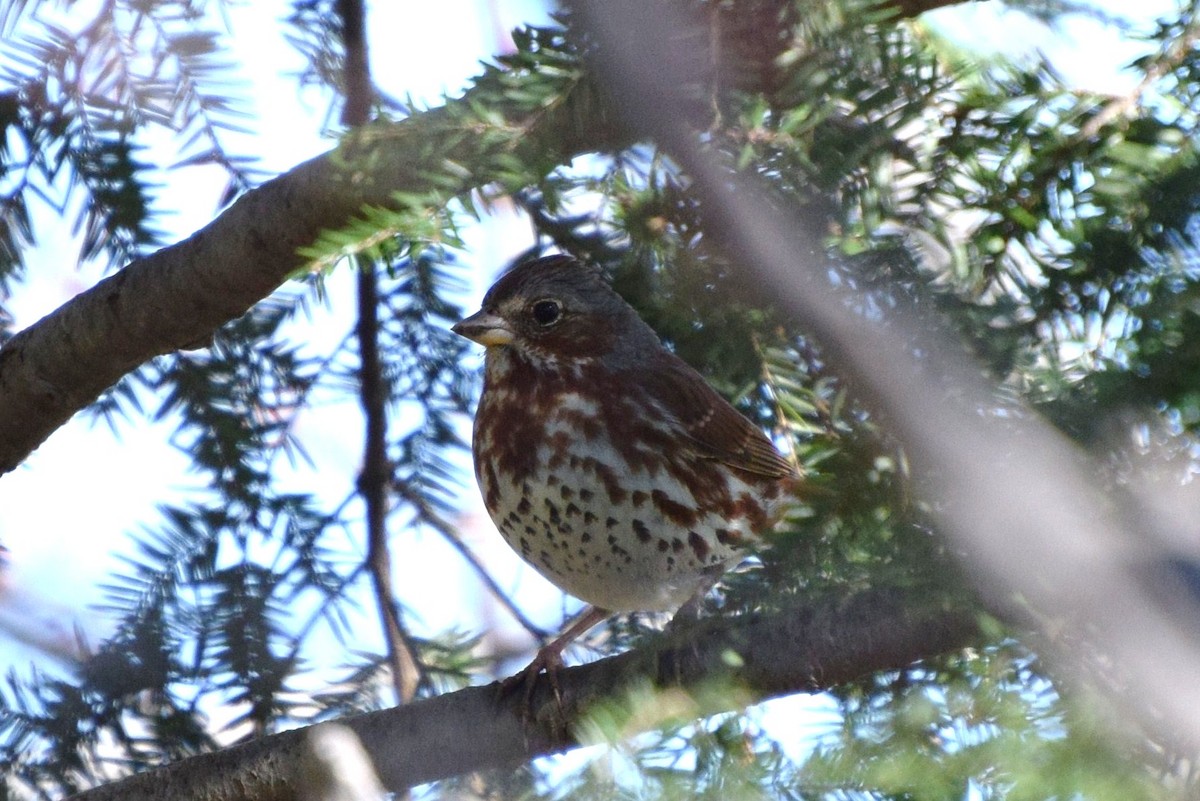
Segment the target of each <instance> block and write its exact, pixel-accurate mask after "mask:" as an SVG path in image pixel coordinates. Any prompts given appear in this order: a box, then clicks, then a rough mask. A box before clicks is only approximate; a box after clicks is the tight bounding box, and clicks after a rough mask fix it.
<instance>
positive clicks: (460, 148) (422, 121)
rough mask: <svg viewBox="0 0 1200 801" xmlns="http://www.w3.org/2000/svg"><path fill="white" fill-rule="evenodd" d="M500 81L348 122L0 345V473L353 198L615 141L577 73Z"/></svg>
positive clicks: (225, 315)
mask: <svg viewBox="0 0 1200 801" xmlns="http://www.w3.org/2000/svg"><path fill="white" fill-rule="evenodd" d="M512 80H514V78H513V74H512V73H511V72H505V71H503V70H500V69H498V68H494V69H492V70H490V71H489V72H488V73H486V74H485V75H484V76H483V77H481V78H480V79H479V81H477V82H476V85H475V86H474V87H473V89H472V90H471V91H469V92H468V93H467V94H466V95H465V96H464V97H463V98H462V99H461V100H458V101H452V102H450V103H448V104H447V105H446V106H443V107H441V108H438V109H434V110H431V111H429V112H426V113H423V114H418V115H415V116H413V117H411V118H409V119H407V120H405V121H403V122H400V123H395V124H392V123H379V124H375V125H372V126H369V127H367V128H364V129H362V130H359V131H356V132H355V133H353V134H351V135H349V136H347V137H346V139H345V141H344V142H343V144H342V145H341V146H340V147H338V148H337V149H335V150H334V151H332V152H331V153H328V154H326V155H323V156H319V157H317V158H315V159H312V160H310V161H308V162H305V163H304V164H301V165H299V166H297V167H296V168H294V169H292V170H290V171H289V172H287V173H285V174H283V175H281V176H279V177H277V178H275V179H273V180H271V181H268V182H267V183H265V184H263V185H262V186H261V187H259V188H258V189H255V190H253V191H251V192H248V193H246V194H245V195H243V196H242V197H241V198H240V199H239V200H238V201H237V202H236V203H235V204H234V205H233V206H232V207H230V208H229V209H228V210H227V211H226V212H224V213H223V214H221V215H220V216H219V217H218V218H217V219H216V220H214V221H213V222H212V223H210V224H209V225H207V226H205V227H204V228H203V229H201V230H200V231H197V232H196V233H195V234H193V235H192V236H191V237H189V238H188V239H186V240H184V241H183V242H180V243H178V244H176V245H173V246H171V247H167V248H164V249H162V250H160V251H158V252H157V253H155V254H153V255H151V256H148V257H146V258H145V259H141V260H138V261H135V262H133V263H131V264H129V265H128V266H127V267H126V268H124V269H123V270H121V271H120V272H119V273H116V274H115V275H113V276H111V277H109V278H107V279H105V280H104V281H102V282H100V283H99V284H97V285H96V286H95V287H93V288H92V289H90V290H88V291H87V292H84V293H82V294H80V295H79V296H77V297H76V298H74V299H72V300H71V301H69V302H68V303H66V304H64V305H63V306H62V307H60V308H59V309H57V310H56V311H54V312H52V313H51V314H50V315H48V316H47V317H45V318H43V319H42V320H40V321H39V322H37V323H35V324H34V325H32V326H30V327H29V328H28V329H26V330H24V331H22V332H20V333H18V334H16V335H15V336H13V337H12V338H11V339H10V340H8V341H7V342H5V344H4V346H3V347H2V348H0V474H3V473H7V472H8V471H10V470H12V469H13V468H15V467H16V466H17V465H18V464H20V462H21V461H22V460H23V459H24V458H25V457H26V456H28V454H29V453H30V452H31V451H32V450H33V449H35V448H36V447H37V446H38V445H39V444H41V442H43V441H44V440H45V439H46V437H48V436H49V435H50V434H51V433H52V432H53V431H54V430H55V429H56V428H58V427H59V426H60V425H62V424H63V423H65V422H66V421H67V420H68V419H69V418H70V417H71V415H73V414H74V413H75V412H77V411H79V410H80V409H82V408H84V407H85V406H87V405H88V404H89V403H91V402H92V401H93V400H95V399H96V397H97V396H98V395H99V394H100V393H101V392H103V391H104V390H105V389H106V388H108V387H109V386H111V385H112V384H113V383H114V382H115V381H116V380H117V379H119V378H120V377H121V376H122V375H124V374H125V373H127V372H129V371H130V370H132V369H134V368H135V367H137V366H138V365H140V364H142V363H144V362H145V361H147V360H148V359H150V358H153V357H154V356H158V355H161V354H164V353H169V352H171V351H174V350H179V349H185V348H196V347H202V346H203V345H204V343H205V342H206V341H208V339H209V338H211V336H212V334H213V332H214V331H215V329H216V328H217V327H218V326H220V325H222V324H224V323H226V322H227V321H229V320H232V319H234V318H236V317H237V316H239V315H241V314H243V313H244V312H245V311H246V310H247V309H249V308H250V307H251V306H252V305H254V304H255V303H256V302H258V301H260V300H261V299H262V298H264V297H266V296H267V295H268V294H270V293H271V292H272V291H274V290H275V289H276V288H277V287H278V286H279V285H280V284H281V283H282V282H284V281H285V280H287V279H288V277H289V276H291V275H292V274H293V273H295V272H296V271H297V270H301V269H303V268H304V267H305V265H306V264H307V259H306V258H304V257H303V256H301V255H299V251H300V249H301V248H303V247H305V246H310V245H312V244H313V243H314V242H315V241H316V240H317V239H318V237H319V236H320V234H321V232H323V231H326V230H329V229H336V228H339V227H341V226H344V225H347V224H349V223H351V222H352V221H353V220H355V218H356V217H357V216H358V215H359V213H360V211H361V210H363V209H364V207H391V208H394V207H396V206H397V205H403V204H402V203H400V202H398V201H397V195H398V194H401V193H405V194H407V195H415V194H422V193H429V192H432V191H434V190H437V191H440V192H443V193H444V194H445V195H446V196H447V197H449V196H452V195H453V194H455V193H459V192H466V191H467V190H469V189H473V188H476V187H479V186H483V185H485V184H487V183H489V182H491V181H493V180H497V179H503V178H504V177H505V175H506V169H508V166H509V165H511V164H513V163H524V164H537V165H540V169H543V170H546V171H549V170H550V169H553V168H554V167H555V166H557V165H558V164H560V163H562V162H564V161H567V160H569V159H570V158H571V157H572V156H574V155H577V154H580V153H583V152H588V151H594V150H604V149H607V148H609V147H612V146H613V145H615V144H617V143H620V142H624V141H625V139H624V138H623V135H622V134H621V133H620V131H619V129H617V128H615V127H614V126H612V125H611V124H610V122H609V119H610V115H609V114H608V112H607V111H606V107H605V105H604V103H602V102H601V101H600V100H599V98H598V93H597V91H596V89H595V87H594V86H592V85H591V84H590V83H588V82H587V81H584V80H581V79H580V77H579V76H578V75H577V74H575V73H572V72H570V71H569V70H558V71H556V72H555V73H554V74H552V75H548V76H545V77H539V78H538V80H537V87H536V89H535V91H531V92H529V93H527V94H524V95H521V96H520V97H517V98H516V99H513V98H512V97H511V96H510V95H509V94H508V93H507V92H506V86H507V85H508V83H509V82H510V81H512ZM476 108H478V109H480V113H479V114H476V113H474V109H476ZM460 165H467V166H468V167H469V168H470V169H465V168H464V167H462V166H460ZM447 173H449V174H450V176H456V180H457V183H452V179H451V178H448V176H447Z"/></svg>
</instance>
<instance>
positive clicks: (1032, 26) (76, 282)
mask: <svg viewBox="0 0 1200 801" xmlns="http://www.w3.org/2000/svg"><path fill="white" fill-rule="evenodd" d="M1105 4H1106V5H1107V6H1108V7H1109V10H1110V11H1113V12H1115V13H1129V12H1128V10H1127V9H1126V8H1125V6H1127V5H1128V4H1127V3H1124V2H1122V0H1105ZM287 5H288V4H287V3H285V2H283V0H269V1H268V0H255V1H254V2H247V3H244V4H242V5H240V6H235V7H233V8H232V9H231V11H230V13H229V17H230V21H231V29H232V31H233V32H234V34H235V35H234V38H233V40H232V42H233V48H234V50H235V57H236V59H237V60H238V61H240V62H241V63H242V64H244V65H245V78H246V81H247V83H248V89H247V92H248V94H249V95H251V96H252V97H253V98H254V104H255V108H256V111H257V114H258V116H257V118H256V119H255V120H253V121H251V122H250V123H249V127H250V128H251V129H252V131H253V134H252V135H249V136H240V137H237V136H230V137H229V138H228V139H227V142H228V144H229V146H230V149H231V150H232V151H233V152H239V153H240V152H252V153H256V154H258V156H259V157H260V165H261V166H262V167H263V168H264V169H265V170H267V171H268V172H270V173H276V172H282V171H285V170H287V169H289V168H291V167H292V166H294V165H296V164H298V163H299V162H301V161H303V160H305V159H307V158H309V157H311V156H314V155H316V154H318V153H321V152H323V151H325V150H327V149H329V147H330V145H331V143H330V141H329V140H327V139H323V138H322V137H321V136H320V126H321V123H322V120H323V117H324V114H325V113H326V110H327V100H326V98H324V97H321V96H320V95H318V94H317V93H316V92H313V91H310V92H308V93H306V94H304V95H302V96H300V97H299V98H297V95H296V83H295V81H294V79H293V78H292V77H291V75H292V74H294V73H295V72H296V71H298V70H299V69H300V67H301V62H300V58H299V56H297V55H295V54H294V53H293V52H292V50H291V49H290V47H289V46H288V45H287V44H286V43H285V42H284V40H283V25H282V24H281V23H280V22H279V21H278V20H279V19H280V17H281V16H282V15H283V14H285V13H286V9H287ZM492 5H494V6H496V7H497V8H498V9H499V11H498V16H499V19H498V20H496V19H493V18H491V17H489V11H488V8H489V6H492ZM1173 6H1174V4H1173V3H1168V2H1166V0H1155V2H1154V3H1147V2H1144V0H1143V2H1141V3H1139V13H1141V14H1148V13H1150V12H1152V11H1154V10H1159V11H1167V10H1169V9H1170V8H1172V7H1173ZM998 9H999V7H998V6H997V5H996V4H990V3H972V4H967V5H964V6H960V7H955V8H950V9H946V10H943V11H940V12H937V13H935V14H933V15H930V16H929V17H928V22H929V24H931V25H933V26H935V27H936V28H937V29H939V30H941V31H942V32H944V33H945V34H946V35H948V36H950V37H952V38H954V39H958V40H960V41H962V42H963V43H964V46H965V47H966V49H968V50H971V49H975V50H983V51H987V50H990V49H993V48H996V49H1002V50H1005V51H1008V52H1011V51H1012V49H1013V48H1014V47H1020V48H1025V49H1027V50H1032V49H1034V48H1037V49H1040V50H1042V51H1044V52H1046V53H1047V54H1049V55H1050V56H1051V57H1052V59H1053V60H1054V63H1055V64H1056V65H1057V67H1058V69H1059V70H1060V72H1061V73H1062V74H1064V76H1066V78H1067V79H1068V81H1071V82H1074V83H1077V84H1078V85H1080V86H1081V87H1084V88H1087V89H1098V90H1103V91H1111V92H1122V91H1128V89H1129V87H1130V86H1131V84H1132V80H1131V79H1130V78H1128V77H1121V76H1120V75H1119V73H1118V69H1119V67H1120V66H1121V65H1123V64H1124V63H1127V62H1128V61H1130V60H1132V59H1133V58H1134V57H1136V55H1138V53H1139V52H1140V51H1139V50H1138V49H1137V46H1136V45H1134V44H1132V43H1129V42H1125V41H1122V40H1120V39H1119V38H1117V37H1116V36H1115V33H1114V31H1113V30H1112V29H1111V28H1108V27H1105V26H1102V25H1100V24H1098V23H1093V22H1090V21H1087V20H1082V19H1080V18H1075V19H1074V20H1073V21H1071V22H1070V23H1069V24H1066V25H1064V26H1062V27H1061V28H1060V29H1059V30H1056V31H1051V30H1049V29H1047V28H1045V27H1044V26H1042V25H1040V24H1038V23H1035V22H1033V21H1031V20H1030V19H1029V18H1027V17H1023V16H1021V15H1019V14H1011V13H1010V14H1001V13H1000V12H999V10H998ZM369 20H370V30H371V31H372V32H373V37H374V38H373V41H372V47H371V54H372V57H373V64H372V71H373V76H374V78H375V80H376V82H377V83H378V84H379V85H380V86H381V88H382V89H383V90H384V91H386V92H388V93H390V94H391V95H393V96H398V97H404V96H409V95H411V96H412V97H413V98H414V99H416V100H417V101H418V102H421V103H426V104H429V105H436V104H438V103H439V102H440V101H439V98H440V96H441V95H442V94H443V93H450V94H455V93H457V92H458V91H460V90H461V89H462V88H463V86H464V85H465V83H466V81H467V80H468V79H469V78H470V77H471V76H472V75H474V74H476V73H477V72H478V62H479V60H480V59H483V58H486V57H487V56H488V55H489V54H491V53H493V52H495V51H496V50H497V49H498V46H499V43H498V38H497V31H506V30H509V29H511V28H513V27H515V26H517V25H518V24H520V23H522V22H529V21H535V22H545V21H546V20H547V12H546V10H545V9H544V8H543V4H542V3H540V2H538V0H497V2H495V3H494V4H493V3H487V2H486V0H442V2H438V3H395V2H390V3H389V2H376V3H372V4H371V7H370V11H369ZM247 32H250V34H249V35H247ZM398 32H399V34H398ZM238 34H241V35H240V36H239V35H238ZM385 41H386V43H385ZM0 51H2V45H0ZM149 144H151V146H152V147H151V150H150V153H151V154H152V157H153V158H156V159H158V160H159V161H161V163H163V164H164V165H165V164H169V163H170V162H172V161H173V160H174V158H175V153H174V151H173V143H172V142H171V141H170V138H169V137H167V136H161V137H155V138H154V141H152V142H150V143H149ZM223 183H224V179H223V176H222V175H221V174H220V173H219V171H217V170H215V169H212V168H192V169H189V170H187V171H185V172H173V173H171V176H170V183H169V187H167V188H166V189H164V190H163V191H162V192H161V193H160V197H161V204H160V205H161V207H162V208H163V209H164V210H167V211H169V212H170V213H169V216H164V217H163V218H162V219H161V223H162V225H163V226H164V227H165V228H167V230H169V231H170V236H171V241H174V239H178V238H182V237H184V236H186V235H188V234H190V233H191V232H192V231H194V230H196V229H197V228H199V227H202V226H203V225H205V224H207V223H208V222H209V221H210V220H211V219H212V218H213V216H214V214H215V211H216V209H215V204H216V201H217V197H218V195H219V192H220V190H221V188H222V186H223ZM38 229H39V230H38V233H39V236H40V237H41V240H42V242H43V244H42V246H41V247H40V248H39V249H38V250H37V251H36V252H34V253H33V254H31V256H30V258H29V273H30V275H31V279H30V283H29V286H28V287H22V288H20V289H19V290H18V292H17V294H16V296H15V297H14V298H13V300H12V303H11V308H12V310H13V311H14V312H15V313H16V314H17V316H18V321H17V323H18V324H17V328H21V327H24V326H25V325H28V324H29V323H31V322H33V321H34V320H35V319H37V318H38V317H40V316H41V315H43V314H45V313H47V312H49V311H51V310H52V309H54V308H56V307H57V306H59V305H60V304H61V303H62V302H64V301H65V300H66V299H67V298H69V297H70V296H72V295H73V294H75V293H77V292H79V291H81V290H82V289H85V288H87V287H88V286H90V285H92V284H93V283H94V282H95V281H96V280H97V278H98V277H99V275H98V272H97V271H96V270H95V269H94V268H84V269H82V270H77V269H76V268H75V266H74V259H75V248H76V246H75V245H74V242H73V240H72V238H71V236H70V235H69V234H68V233H67V232H66V229H65V228H64V226H62V225H60V224H57V222H56V221H55V220H54V219H52V217H51V216H50V215H49V214H43V215H40V216H39V219H38ZM467 238H468V242H469V245H470V252H469V253H470V255H469V258H470V259H471V260H472V262H473V264H474V265H476V266H477V267H478V270H477V273H478V275H480V276H481V278H482V277H486V276H490V275H493V274H494V273H495V272H496V270H498V269H499V268H500V266H501V265H503V264H504V263H505V262H506V261H507V260H508V259H509V258H510V257H511V256H512V255H514V254H515V253H516V252H518V251H519V250H520V249H522V248H523V247H525V246H527V245H528V244H529V242H530V235H529V232H528V229H527V227H526V226H525V225H523V224H522V223H520V222H514V221H513V220H497V221H491V222H489V223H487V224H485V225H483V226H481V227H479V228H476V229H473V230H471V231H470V232H469V233H468V237H467ZM348 279H349V275H348V271H347V270H340V271H338V272H337V273H335V275H334V276H332V278H331V280H330V287H329V288H330V294H331V297H332V299H333V302H332V304H331V308H332V310H333V312H332V313H331V314H330V315H328V318H327V319H318V320H317V321H315V322H313V323H304V326H303V330H297V334H298V335H299V336H300V337H301V338H302V339H303V340H304V341H307V342H308V343H309V345H310V346H311V347H313V348H314V349H318V350H322V349H328V348H329V347H330V346H331V345H332V343H334V342H336V341H337V340H338V339H340V337H341V336H342V334H343V332H344V331H345V330H346V327H347V326H348V325H349V324H350V316H349V315H350V314H351V313H352V311H351V310H352V309H353V303H352V302H350V292H349V280H348ZM484 289H485V286H484V282H483V281H482V280H481V282H480V285H479V286H477V287H476V289H475V297H473V298H470V299H468V300H466V301H465V305H467V306H468V307H473V304H474V303H475V302H477V300H478V297H479V296H480V295H481V294H482V292H483V290H484ZM357 418H358V412H357V409H356V408H355V407H354V405H353V404H352V403H351V404H349V405H344V406H340V407H324V408H322V409H320V410H319V411H315V412H313V413H311V414H308V415H306V416H305V418H304V420H303V424H302V431H301V434H302V437H303V438H304V440H305V442H306V443H307V444H308V450H309V453H310V454H311V455H312V456H313V458H314V459H315V460H316V461H317V466H316V469H315V470H312V469H308V468H302V469H299V470H297V471H296V473H294V474H293V475H292V476H290V477H289V479H288V480H289V481H290V482H294V487H295V488H296V489H299V490H302V491H317V492H320V493H322V497H324V498H325V499H326V500H328V501H329V502H330V503H336V502H337V501H339V500H340V499H341V498H342V497H344V496H345V495H346V494H348V492H349V491H350V486H351V482H352V481H353V478H354V475H355V472H356V470H357V466H358V464H359V447H360V446H359V444H358V423H357ZM172 426H173V422H172V421H171V420H169V419H168V420H166V421H163V422H161V423H150V422H148V421H145V420H142V419H136V420H135V421H134V422H133V423H132V424H127V425H122V426H121V427H120V439H119V440H117V439H115V438H114V437H113V436H111V435H110V434H109V433H108V431H107V430H106V428H105V427H104V426H103V425H99V426H92V425H91V424H90V423H89V422H88V421H87V419H86V418H77V419H75V420H73V421H71V422H70V423H69V424H68V425H67V426H65V427H63V428H62V429H61V430H59V431H58V432H56V433H55V434H54V435H53V436H52V437H51V438H50V440H49V441H48V442H47V443H46V444H44V445H43V446H42V447H41V448H40V449H39V450H38V451H37V452H36V453H35V454H34V455H33V456H32V457H31V458H30V459H29V460H28V461H27V462H26V464H25V465H23V466H22V467H21V468H20V469H18V470H17V471H16V472H15V473H13V474H10V475H8V476H4V477H3V478H0V510H2V511H0V542H3V543H4V544H5V546H7V547H8V549H9V550H10V551H11V569H10V570H9V571H8V575H7V578H6V581H5V583H6V585H7V586H6V588H5V589H8V590H9V591H10V595H15V596H16V597H18V598H20V599H21V601H22V602H21V603H20V604H19V605H17V606H13V605H12V604H0V670H2V671H5V672H6V671H7V670H8V668H9V667H10V666H19V667H20V668H21V669H24V667H25V666H26V665H28V663H29V661H30V660H31V659H39V658H40V657H39V655H38V652H37V651H35V650H31V649H29V648H26V647H23V646H21V645H19V644H17V643H15V642H13V641H9V642H7V643H6V641H5V639H6V638H5V634H4V632H6V631H11V630H18V631H21V632H24V635H23V636H25V637H29V638H34V639H39V638H47V637H49V638H50V639H54V638H56V637H58V638H65V640H66V641H69V638H70V637H71V636H72V635H71V626H72V619H73V618H74V619H76V620H78V621H80V623H81V624H82V627H83V629H84V630H85V631H88V632H89V633H90V635H91V636H92V638H93V642H95V639H96V638H98V637H99V636H101V635H102V634H103V627H102V626H99V627H98V626H97V625H96V620H95V618H94V615H93V614H92V613H90V612H88V611H87V609H86V606H87V604H89V603H91V602H94V601H96V600H97V599H98V598H99V594H98V591H97V586H98V585H99V583H100V582H102V581H103V580H104V577H105V576H106V575H107V574H108V573H109V572H110V571H111V569H112V568H113V567H114V566H115V565H116V563H115V561H114V559H115V556H114V554H116V553H119V552H121V551H122V550H124V549H125V548H127V543H128V538H127V534H128V533H129V532H136V531H137V530H138V529H139V528H140V527H143V526H149V525H153V524H154V522H155V517H154V511H153V510H154V509H155V508H156V505H158V504H161V503H163V502H169V501H172V500H178V499H179V498H181V497H182V493H183V492H184V491H186V490H187V488H188V487H190V486H192V485H193V484H194V483H195V482H194V479H193V478H192V477H190V476H189V475H188V474H187V472H186V467H187V459H186V457H185V456H184V455H183V454H181V453H179V452H177V451H175V450H173V449H172V448H170V447H167V446H165V445H164V443H166V442H167V440H168V437H169V435H170V433H171V430H172ZM465 464H466V463H465V461H464V465H465ZM463 497H464V506H465V507H467V508H472V507H473V508H475V509H478V507H479V504H478V501H477V493H476V491H475V489H474V487H473V482H472V481H471V480H470V478H469V477H468V478H467V479H466V481H465V489H464V494H463ZM486 529H487V527H486V526H483V527H482V530H483V533H482V535H481V536H480V537H478V538H477V539H476V540H473V541H472V543H471V544H472V547H473V548H475V549H476V550H477V552H479V553H480V554H481V555H483V556H484V557H485V558H486V559H487V560H488V562H489V564H493V565H496V566H498V570H499V572H500V580H501V582H502V583H504V584H505V586H515V585H516V584H517V583H520V586H521V590H522V592H521V595H520V602H521V604H522V606H523V607H524V608H525V609H528V610H540V612H539V613H538V614H537V615H536V617H537V618H538V620H539V622H540V623H541V624H542V625H544V626H546V627H549V628H553V627H554V626H556V625H557V622H558V620H560V619H561V617H560V616H561V611H562V601H561V596H560V595H559V594H557V593H556V592H555V591H553V590H551V589H550V588H548V586H547V585H545V583H544V582H542V581H541V580H540V579H539V578H538V577H537V576H536V574H534V573H533V572H532V571H531V570H526V569H523V568H521V567H520V563H519V561H518V560H517V559H516V557H515V556H513V555H512V554H511V552H510V551H509V550H508V548H507V546H505V545H504V543H503V542H502V540H501V539H500V538H499V537H498V536H495V535H494V532H493V533H488V532H487V531H486ZM394 543H395V548H396V549H397V554H398V556H397V558H396V560H395V561H396V582H397V586H398V587H399V588H401V592H402V593H403V595H404V596H405V597H406V598H407V597H420V598H424V599H425V600H426V601H427V602H426V603H422V604H420V605H419V606H418V607H416V608H415V609H414V613H415V614H416V616H417V620H418V622H419V625H420V626H421V627H423V630H424V632H425V633H436V632H440V631H443V630H445V629H448V628H458V629H460V630H461V629H467V630H478V628H479V626H480V621H478V620H473V619H465V618H464V617H463V614H464V608H468V609H469V608H470V607H471V606H472V604H470V603H465V604H464V603H462V601H463V600H464V599H463V598H462V596H461V593H463V592H466V590H458V589H457V588H468V587H469V588H474V587H477V583H476V582H475V581H474V579H473V577H472V576H471V575H470V573H469V571H467V569H466V568H465V567H464V566H463V565H462V563H461V560H459V559H458V557H457V556H455V555H454V554H453V553H452V552H450V551H449V549H448V548H447V547H445V546H442V545H441V544H440V540H439V539H438V538H437V536H436V535H434V534H411V533H397V535H396V536H395V538H394ZM418 545H419V546H420V559H419V560H418V559H411V558H406V556H408V555H409V554H413V553H416V551H414V550H413V548H414V547H415V546H418ZM347 547H350V548H357V547H359V546H358V545H357V544H356V543H352V542H350V541H348V546H347ZM430 577H434V579H435V581H434V582H432V584H433V585H434V586H430V585H431V582H430V581H429V578H430ZM412 587H424V588H428V591H425V590H422V591H421V592H417V593H413V592H411V591H410V588H412ZM447 588H452V591H453V592H454V595H453V597H451V598H447V597H446V589H447ZM469 592H471V593H475V592H478V591H477V590H475V589H471V590H470V591H469ZM476 606H477V605H476ZM571 608H574V606H573V605H572V606H571ZM375 629H376V626H375V624H374V622H373V619H371V618H368V619H367V622H366V624H365V626H364V630H363V636H362V645H363V646H364V647H368V648H375V647H378V642H379V638H378V635H377V633H376V631H375ZM828 708H829V707H828V703H827V702H824V701H822V700H821V699H819V698H817V699H812V698H805V697H796V698H794V699H788V700H786V701H784V702H777V703H774V704H771V705H769V706H768V707H766V708H765V709H764V710H763V711H762V712H761V714H760V719H761V721H762V723H763V725H764V726H767V727H768V728H774V727H782V726H788V727H791V726H794V725H795V721H796V720H797V719H798V716H799V715H800V713H801V712H802V711H803V710H813V709H825V710H828ZM808 719H811V718H808ZM797 747H801V746H797ZM805 747H806V746H805ZM796 755H797V756H798V755H799V754H796Z"/></svg>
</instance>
